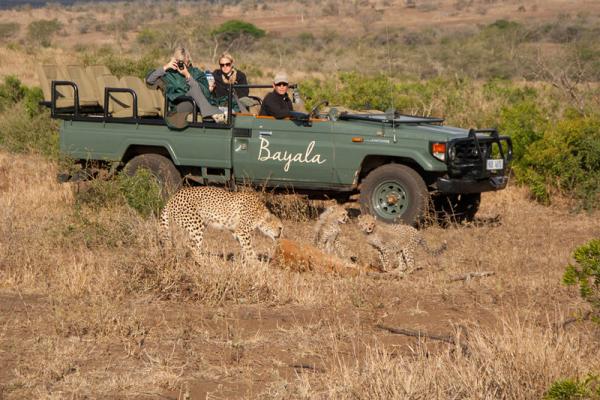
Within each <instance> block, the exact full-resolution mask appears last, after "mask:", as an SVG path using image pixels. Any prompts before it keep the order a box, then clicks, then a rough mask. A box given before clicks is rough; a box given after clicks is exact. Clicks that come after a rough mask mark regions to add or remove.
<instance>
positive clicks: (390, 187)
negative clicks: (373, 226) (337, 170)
mask: <svg viewBox="0 0 600 400" xmlns="http://www.w3.org/2000/svg"><path fill="white" fill-rule="evenodd" d="M428 204H429V192H428V191H427V185H425V181H423V178H421V176H420V175H419V174H418V173H417V172H416V171H415V170H414V169H412V168H410V167H407V166H406V165H401V164H387V165H383V166H381V167H378V168H376V169H374V170H373V171H371V172H369V174H368V175H367V177H366V178H365V179H364V180H363V182H362V184H361V188H360V208H361V212H363V213H368V214H371V215H373V216H375V217H376V218H377V219H380V220H381V221H384V222H387V223H396V222H401V221H402V222H404V223H406V224H408V225H413V226H414V225H417V224H418V223H419V222H420V221H421V220H422V219H423V218H424V216H425V214H426V212H427V206H428Z"/></svg>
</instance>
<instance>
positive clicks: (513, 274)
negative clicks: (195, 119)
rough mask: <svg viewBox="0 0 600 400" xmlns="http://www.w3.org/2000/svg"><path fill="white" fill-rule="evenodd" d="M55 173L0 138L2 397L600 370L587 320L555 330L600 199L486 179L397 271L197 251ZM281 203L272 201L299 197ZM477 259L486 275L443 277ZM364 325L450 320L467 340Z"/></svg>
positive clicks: (441, 389)
mask: <svg viewBox="0 0 600 400" xmlns="http://www.w3.org/2000/svg"><path fill="white" fill-rule="evenodd" d="M55 173H56V167H55V166H54V165H50V164H48V163H46V162H45V161H44V160H42V159H40V158H36V157H29V156H27V157H26V156H13V155H8V154H5V153H2V154H0V190H1V196H0V221H1V222H0V234H1V236H0V288H1V289H0V309H1V310H2V312H0V349H1V350H0V364H2V365H4V366H5V368H3V369H2V371H0V393H2V395H3V396H4V397H5V398H8V399H13V398H14V399H17V398H25V397H30V398H42V399H44V398H45V399H54V398H56V399H58V398H65V397H72V398H82V397H85V396H94V397H108V398H123V397H132V398H146V397H150V398H152V397H157V396H159V395H165V396H171V398H178V396H180V395H182V393H184V392H185V391H186V390H187V391H189V393H190V394H191V395H192V398H205V396H207V397H206V398H256V397H262V398H286V399H287V398H357V397H358V398H449V397H452V398H507V399H522V398H539V397H541V395H542V394H543V393H544V390H546V389H547V388H548V386H549V384H550V383H551V382H553V381H554V380H556V379H558V378H561V377H581V376H584V375H585V374H587V373H588V372H594V371H595V372H597V371H598V370H599V368H600V365H599V364H600V363H599V362H598V360H597V358H596V357H594V354H597V352H598V350H600V348H599V344H600V341H599V340H598V339H599V338H600V336H599V335H600V332H599V331H598V328H596V327H594V325H593V324H591V323H576V324H574V325H571V326H569V328H568V330H566V331H562V330H558V331H557V330H556V329H554V326H555V324H556V323H559V322H560V321H562V320H564V319H565V318H567V317H568V316H571V315H573V314H575V313H576V312H577V310H579V309H581V308H583V307H585V305H583V304H582V303H581V302H580V301H579V300H577V295H576V292H574V291H571V290H568V289H566V288H564V287H563V286H562V285H561V283H560V279H561V275H562V272H563V270H564V266H565V265H566V264H567V262H568V261H569V257H570V253H571V251H572V250H573V249H574V248H575V247H576V246H578V245H580V244H582V243H584V242H586V241H587V240H589V239H591V238H593V237H598V236H600V225H599V224H598V217H599V215H598V214H578V215H575V214H569V213H568V212H567V211H565V210H563V209H561V208H559V207H555V208H545V207H541V206H538V205H536V204H533V203H531V202H529V201H528V200H527V194H526V193H525V192H524V191H523V190H521V189H518V188H509V189H508V190H506V191H503V192H501V193H495V194H486V195H485V196H484V199H483V204H482V210H481V214H480V216H481V219H480V220H479V221H478V222H479V223H478V224H474V225H470V226H458V227H452V228H448V229H441V228H439V227H431V228H427V229H426V230H425V231H424V235H425V236H426V238H427V239H428V240H429V241H430V242H431V243H433V244H436V243H439V242H440V241H441V240H446V241H447V242H448V250H447V252H446V253H445V254H444V255H443V256H441V257H439V258H437V259H435V258H431V257H429V256H426V255H424V254H423V255H422V258H421V259H420V260H419V263H420V266H421V267H423V269H421V270H419V271H417V272H416V273H414V274H413V275H410V276H408V277H407V278H405V279H400V280H386V279H377V280H374V279H372V278H371V277H368V276H364V275H361V276H357V277H340V276H336V275H331V274H319V273H315V272H307V273H295V272H290V271H286V270H281V269H276V268H273V267H271V266H269V265H268V264H265V263H263V264H259V265H254V266H250V267H248V268H242V267H241V266H240V265H239V264H238V263H237V262H235V261H234V262H231V261H226V260H223V259H222V258H221V257H219V256H218V253H229V252H234V253H236V254H237V244H236V243H235V241H234V240H233V239H232V238H231V237H230V235H229V234H225V233H222V232H218V231H210V232H209V234H208V237H207V242H206V246H207V247H206V248H207V251H209V253H210V254H209V255H207V256H206V258H205V259H204V261H203V262H201V263H199V264H197V263H195V262H194V261H193V259H192V257H191V254H190V252H189V250H188V249H187V247H186V246H185V244H184V243H185V241H184V240H183V238H180V240H176V241H175V242H176V245H174V247H173V248H171V249H163V248H162V247H161V246H160V245H159V242H158V236H157V230H156V227H157V222H156V221H155V220H154V219H153V218H150V219H143V218H141V217H139V216H138V215H137V214H135V213H134V212H133V211H131V210H130V209H128V208H126V207H125V206H114V207H110V208H101V209H92V208H88V207H86V206H85V205H76V203H75V196H74V193H75V190H74V189H75V188H74V187H70V186H68V185H59V184H57V183H55V182H54V176H55ZM289 201H290V199H286V200H285V201H284V203H283V204H282V205H281V206H280V207H281V210H286V212H288V213H291V214H293V210H294V209H304V207H305V206H299V205H298V204H300V203H298V204H295V203H294V202H291V203H288V202H289ZM289 204H292V206H289ZM294 204H295V205H294ZM291 214H290V215H289V216H290V217H291V216H292V215H291ZM496 216H498V218H497V220H498V221H499V223H494V224H486V223H485V222H486V221H488V220H490V221H491V220H495V219H494V218H492V217H496ZM486 218H487V219H486ZM312 223H313V221H311V220H304V221H303V218H301V216H300V215H297V216H296V217H295V218H294V219H289V220H286V222H285V225H286V226H285V232H284V236H285V237H286V238H288V239H293V240H299V241H300V242H302V241H304V242H307V241H310V238H311V237H310V234H311V230H312V227H311V226H312ZM255 239H256V243H257V245H258V246H259V252H261V253H270V252H272V250H273V243H272V242H270V241H269V240H267V239H264V238H261V237H259V236H257V237H256V238H255ZM343 240H344V241H345V244H346V247H347V248H348V249H349V250H348V252H349V253H355V254H354V255H357V256H358V257H359V259H360V260H361V261H363V262H365V263H374V262H375V261H376V256H375V253H373V252H372V251H371V250H370V249H368V248H366V247H365V246H364V245H363V244H362V242H361V236H360V233H359V232H358V230H357V229H356V227H354V226H353V225H352V224H350V226H348V227H347V228H346V229H345V231H344V239H343ZM349 255H350V254H347V256H349ZM482 270H489V271H494V272H495V273H496V274H495V275H494V276H491V277H486V278H481V279H474V280H472V281H469V282H455V283H449V282H448V278H449V277H451V276H453V275H456V274H459V273H464V272H469V271H482ZM378 324H384V325H387V326H395V327H399V328H410V329H422V330H425V331H428V332H431V333H437V334H445V335H448V334H449V335H457V336H459V337H460V340H461V343H466V349H467V350H466V352H463V351H462V350H461V349H460V348H459V349H457V348H456V347H455V346H453V345H451V344H447V343H443V342H436V341H433V340H426V339H422V340H418V339H416V338H410V337H405V336H400V335H394V334H391V333H389V332H387V331H384V330H381V329H378V328H377V325H378ZM461 326H464V328H461ZM465 329H466V333H467V335H468V337H466V338H465V336H464V335H465ZM180 398H181V397H180Z"/></svg>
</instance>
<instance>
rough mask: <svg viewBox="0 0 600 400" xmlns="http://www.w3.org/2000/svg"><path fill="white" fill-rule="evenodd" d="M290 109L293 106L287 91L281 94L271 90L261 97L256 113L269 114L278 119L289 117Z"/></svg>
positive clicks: (291, 109)
mask: <svg viewBox="0 0 600 400" xmlns="http://www.w3.org/2000/svg"><path fill="white" fill-rule="evenodd" d="M292 111H294V108H293V106H292V100H291V99H290V96H288V94H287V93H285V94H284V95H283V96H282V95H280V94H279V93H277V92H276V91H272V92H271V93H269V94H267V95H266V96H265V98H264V99H263V101H262V106H261V107H260V112H259V113H258V115H270V116H272V117H275V118H277V119H280V118H285V117H289V116H290V115H291V112H292Z"/></svg>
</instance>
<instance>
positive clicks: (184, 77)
mask: <svg viewBox="0 0 600 400" xmlns="http://www.w3.org/2000/svg"><path fill="white" fill-rule="evenodd" d="M159 79H162V81H163V82H164V84H165V87H164V90H165V96H166V97H167V99H168V100H169V103H172V104H176V106H175V110H176V112H177V113H179V114H181V115H185V114H187V113H190V112H192V111H193V106H192V103H190V102H189V101H181V102H178V101H177V99H178V98H179V97H181V96H189V97H191V98H193V99H194V101H195V102H196V105H197V106H198V110H199V112H200V115H202V117H209V116H210V117H212V118H213V119H214V120H215V121H216V122H219V123H223V122H226V121H227V115H226V114H224V113H223V112H222V111H221V110H220V109H219V108H218V107H216V106H215V105H213V104H211V103H210V101H209V100H208V99H209V98H211V93H210V90H209V86H208V80H207V79H206V75H205V74H204V72H202V71H200V70H199V69H198V68H196V67H194V66H193V65H192V59H191V57H190V53H189V52H188V50H187V49H186V48H184V47H179V48H177V49H176V50H175V53H174V54H173V57H171V59H170V60H169V62H168V63H166V64H165V65H164V66H163V67H161V68H158V69H156V70H154V71H153V72H151V73H150V74H149V75H148V76H147V77H146V82H147V83H148V84H149V85H155V84H156V83H157V81H158V80H159Z"/></svg>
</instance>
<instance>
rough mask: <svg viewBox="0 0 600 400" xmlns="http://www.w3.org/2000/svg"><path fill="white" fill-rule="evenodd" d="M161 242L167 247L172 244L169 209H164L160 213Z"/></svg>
mask: <svg viewBox="0 0 600 400" xmlns="http://www.w3.org/2000/svg"><path fill="white" fill-rule="evenodd" d="M158 237H159V240H160V243H161V245H163V246H165V245H166V244H168V243H171V231H170V226H169V209H168V208H167V207H165V208H163V210H162V212H161V213H160V231H159V236H158Z"/></svg>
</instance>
